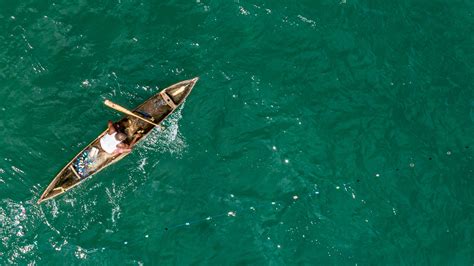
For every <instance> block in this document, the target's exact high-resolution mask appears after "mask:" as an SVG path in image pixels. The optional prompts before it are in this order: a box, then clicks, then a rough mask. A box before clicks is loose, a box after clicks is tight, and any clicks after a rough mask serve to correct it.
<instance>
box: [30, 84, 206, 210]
mask: <svg viewBox="0 0 474 266" xmlns="http://www.w3.org/2000/svg"><path fill="white" fill-rule="evenodd" d="M197 81H198V78H194V79H190V80H185V81H181V82H179V83H176V84H174V85H171V86H169V87H168V88H166V89H164V90H162V91H161V92H159V93H157V94H156V95H154V96H152V97H151V98H149V99H148V100H146V101H145V102H144V103H142V104H141V105H140V106H138V107H137V108H135V109H134V110H133V113H134V114H137V115H139V116H141V117H143V118H146V119H148V120H151V121H153V122H154V123H155V124H158V125H159V124H160V123H161V122H162V121H163V120H164V119H165V118H166V117H168V116H169V115H170V114H171V113H173V111H174V110H176V108H178V107H179V106H180V105H181V104H182V103H183V102H184V100H185V99H186V97H188V95H189V93H190V92H191V90H192V89H193V87H194V85H195V84H196V82H197ZM104 123H105V122H104ZM115 125H116V127H118V129H119V131H122V132H123V133H125V134H127V139H126V140H125V141H124V142H125V143H127V142H128V143H129V142H130V141H131V140H132V138H133V136H135V134H136V133H140V134H141V137H140V138H139V139H138V140H137V143H138V142H140V141H141V140H143V139H145V137H146V136H147V135H148V134H149V133H150V132H151V131H152V129H153V128H154V127H155V126H154V125H152V124H150V123H147V122H145V121H143V120H141V119H138V118H135V117H133V116H130V115H127V116H125V117H123V118H122V119H121V120H119V121H118V122H116V123H115ZM106 132H107V130H105V131H104V132H102V134H100V135H99V136H98V137H97V138H96V139H95V140H94V141H92V142H91V143H90V144H89V145H87V147H85V148H84V149H83V150H82V151H81V152H79V153H78V154H77V155H76V156H75V157H74V158H73V159H72V160H71V161H70V162H69V163H68V164H67V165H66V166H65V167H64V168H63V169H62V170H61V171H60V172H59V173H58V174H57V175H56V177H55V178H54V179H53V181H52V182H51V183H50V184H49V186H48V187H47V188H46V190H45V191H44V192H43V194H42V195H41V197H40V198H39V200H38V204H39V203H41V202H43V201H46V200H49V199H52V198H54V197H57V196H59V195H61V194H63V193H65V192H66V191H68V190H70V189H72V188H74V187H75V186H77V185H79V184H81V183H82V182H84V181H85V180H86V179H89V178H90V177H92V176H93V175H95V174H97V173H98V172H100V171H102V170H103V169H105V168H106V167H107V166H109V165H111V164H113V163H116V162H118V161H120V160H121V159H123V158H124V157H125V156H127V155H128V154H129V153H122V154H120V155H116V156H112V155H110V154H108V153H106V152H105V151H103V150H102V148H101V146H100V139H101V138H102V136H104V134H106Z"/></svg>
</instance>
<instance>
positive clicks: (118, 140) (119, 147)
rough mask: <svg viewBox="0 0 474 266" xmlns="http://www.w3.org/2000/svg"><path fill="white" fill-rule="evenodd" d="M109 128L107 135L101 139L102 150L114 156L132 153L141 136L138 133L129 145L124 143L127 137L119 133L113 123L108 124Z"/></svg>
mask: <svg viewBox="0 0 474 266" xmlns="http://www.w3.org/2000/svg"><path fill="white" fill-rule="evenodd" d="M107 127H108V129H107V133H106V134H105V135H104V136H103V137H102V138H101V139H100V146H101V148H102V150H104V151H105V152H106V153H108V154H110V155H112V156H116V155H119V154H122V153H126V152H130V151H132V148H133V145H135V143H136V142H137V140H138V138H139V137H140V136H141V135H140V134H138V133H137V134H135V136H134V137H133V140H132V142H130V144H127V143H124V142H123V141H125V140H126V139H127V135H126V134H124V133H122V132H118V131H117V130H116V129H115V127H114V124H113V123H112V121H109V122H108V124H107Z"/></svg>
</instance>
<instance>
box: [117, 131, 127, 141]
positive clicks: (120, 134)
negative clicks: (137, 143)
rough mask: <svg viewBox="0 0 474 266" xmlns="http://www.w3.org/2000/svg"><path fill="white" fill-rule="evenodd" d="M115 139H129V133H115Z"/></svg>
mask: <svg viewBox="0 0 474 266" xmlns="http://www.w3.org/2000/svg"><path fill="white" fill-rule="evenodd" d="M115 139H116V140H119V141H124V140H125V139H127V135H125V134H124V133H121V132H120V133H117V134H116V135H115Z"/></svg>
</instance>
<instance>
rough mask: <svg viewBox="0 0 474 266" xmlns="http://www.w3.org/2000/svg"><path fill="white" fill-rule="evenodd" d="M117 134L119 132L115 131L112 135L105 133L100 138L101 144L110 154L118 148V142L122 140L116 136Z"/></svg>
mask: <svg viewBox="0 0 474 266" xmlns="http://www.w3.org/2000/svg"><path fill="white" fill-rule="evenodd" d="M115 135H117V132H115V133H113V134H112V135H109V134H108V133H105V135H104V136H103V137H102V138H101V139H100V146H101V147H102V149H103V150H104V151H105V152H107V153H109V154H112V153H113V152H114V151H115V149H117V144H119V143H120V142H121V141H120V140H117V139H116V138H115Z"/></svg>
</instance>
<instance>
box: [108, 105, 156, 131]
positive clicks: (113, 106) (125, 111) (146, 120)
mask: <svg viewBox="0 0 474 266" xmlns="http://www.w3.org/2000/svg"><path fill="white" fill-rule="evenodd" d="M104 104H105V105H107V106H108V107H110V108H112V109H115V110H117V111H119V112H122V113H124V114H127V115H130V116H133V117H135V118H138V119H140V120H143V121H145V122H147V123H149V124H152V125H154V126H157V127H159V128H161V129H162V130H163V129H164V128H163V126H161V125H158V124H156V123H154V122H153V121H151V120H148V119H146V118H144V117H141V116H139V115H137V114H135V113H133V112H132V111H129V110H128V109H126V108H125V107H122V106H120V105H118V104H116V103H113V102H111V101H109V100H105V101H104Z"/></svg>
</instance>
